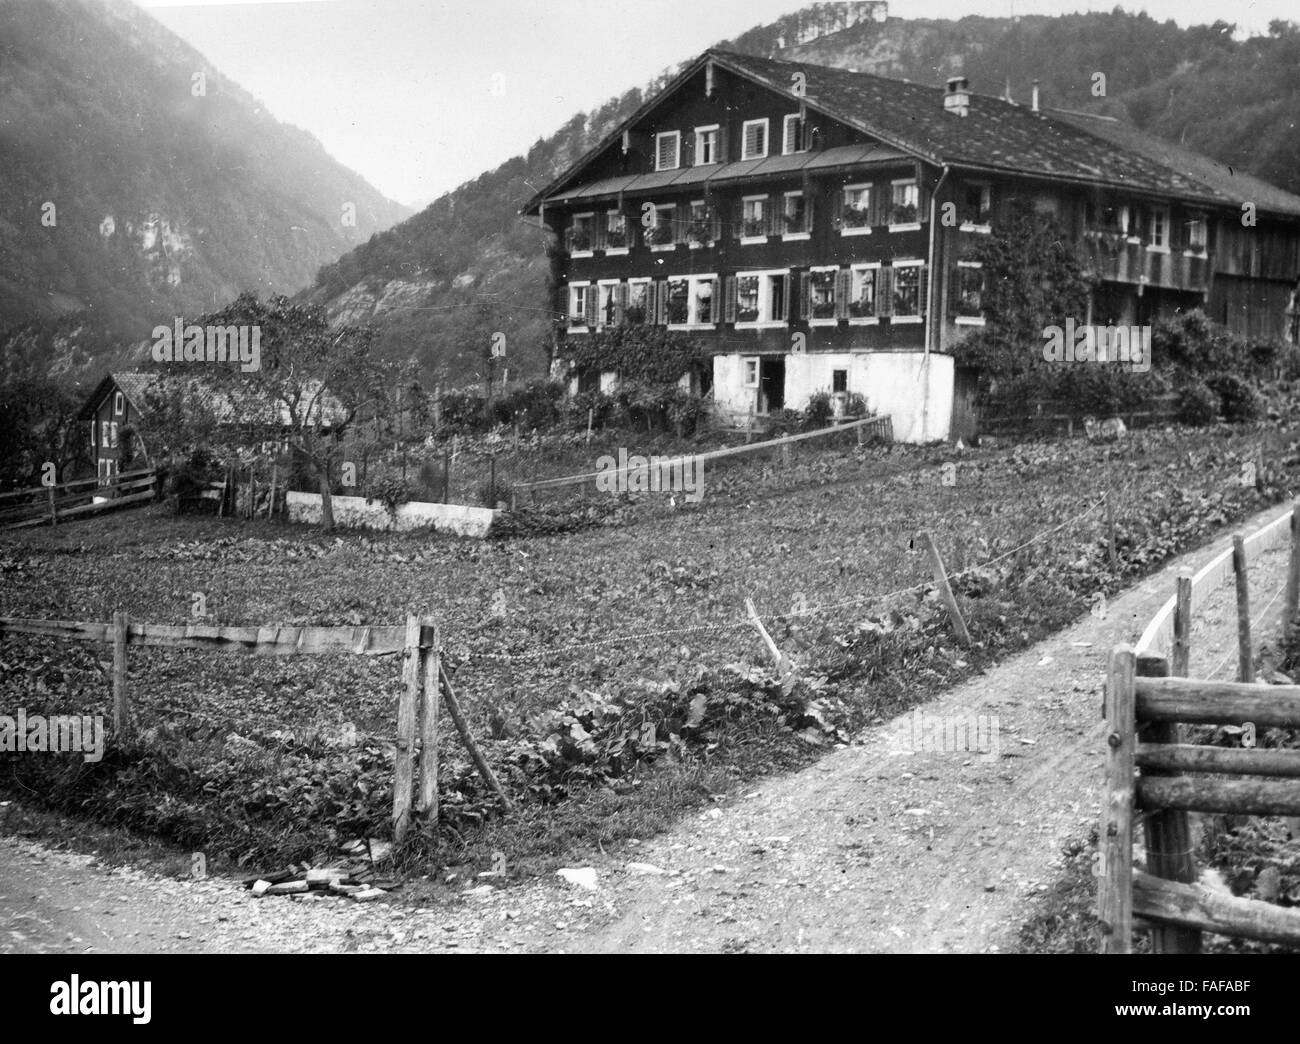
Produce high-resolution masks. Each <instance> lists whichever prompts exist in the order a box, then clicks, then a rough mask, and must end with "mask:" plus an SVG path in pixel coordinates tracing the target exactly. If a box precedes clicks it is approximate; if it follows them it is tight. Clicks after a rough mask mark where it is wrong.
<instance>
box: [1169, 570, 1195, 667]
mask: <svg viewBox="0 0 1300 1044" xmlns="http://www.w3.org/2000/svg"><path fill="white" fill-rule="evenodd" d="M1191 658H1192V572H1191V570H1190V569H1180V570H1179V571H1178V580H1177V599H1176V600H1175V602H1174V644H1173V649H1172V650H1171V651H1170V664H1169V673H1170V674H1173V675H1174V676H1175V677H1178V678H1186V677H1188V670H1189V664H1190V663H1191Z"/></svg>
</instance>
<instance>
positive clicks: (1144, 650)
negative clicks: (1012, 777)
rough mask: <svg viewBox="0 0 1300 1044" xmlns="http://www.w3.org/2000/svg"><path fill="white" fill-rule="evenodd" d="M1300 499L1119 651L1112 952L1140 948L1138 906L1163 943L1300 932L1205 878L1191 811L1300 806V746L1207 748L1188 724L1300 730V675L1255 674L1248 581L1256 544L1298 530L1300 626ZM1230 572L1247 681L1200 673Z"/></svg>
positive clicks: (1290, 918) (1235, 544)
mask: <svg viewBox="0 0 1300 1044" xmlns="http://www.w3.org/2000/svg"><path fill="white" fill-rule="evenodd" d="M1297 507H1300V503H1298V504H1297V505H1293V506H1292V507H1291V508H1288V509H1287V510H1285V511H1284V512H1282V513H1281V514H1279V515H1278V516H1277V517H1276V518H1273V519H1272V520H1270V521H1269V522H1268V523H1267V524H1266V525H1265V526H1263V527H1262V528H1260V529H1259V530H1257V531H1256V532H1254V533H1252V534H1251V535H1250V536H1247V537H1243V536H1241V535H1240V534H1238V535H1236V536H1234V537H1233V540H1232V544H1231V546H1230V547H1227V548H1225V549H1223V550H1222V551H1221V552H1220V553H1219V554H1217V555H1216V556H1215V557H1214V558H1213V559H1212V560H1211V561H1210V562H1208V563H1207V564H1206V565H1205V566H1204V567H1203V568H1202V569H1200V570H1199V571H1198V572H1197V573H1196V574H1192V573H1191V572H1189V571H1184V572H1182V573H1180V574H1179V576H1178V578H1177V581H1176V585H1175V593H1174V596H1173V597H1172V598H1171V599H1170V600H1169V601H1168V602H1166V603H1165V604H1164V605H1163V606H1162V607H1161V608H1160V610H1159V611H1158V612H1157V613H1156V615H1155V616H1154V617H1153V618H1152V619H1151V622H1150V623H1149V624H1148V625H1147V627H1146V629H1145V630H1144V631H1143V633H1142V636H1141V638H1139V639H1138V644H1137V647H1136V648H1135V649H1134V648H1130V647H1129V646H1126V645H1121V646H1117V647H1116V648H1115V649H1114V650H1113V651H1112V652H1111V655H1110V661H1109V664H1108V669H1107V683H1106V706H1105V711H1104V713H1105V716H1106V720H1107V725H1106V742H1107V746H1108V761H1107V783H1106V800H1105V805H1104V810H1103V814H1102V830H1101V834H1100V847H1101V860H1102V865H1101V875H1100V884H1099V890H1098V914H1099V918H1100V921H1101V925H1102V952H1104V953H1128V952H1130V948H1131V940H1132V925H1133V918H1134V917H1140V918H1144V919H1145V920H1147V921H1150V922H1151V923H1152V925H1153V929H1152V934H1151V942H1152V949H1153V951H1155V952H1157V953H1195V952H1198V951H1199V950H1200V946H1201V932H1203V931H1212V932H1217V933H1219V934H1224V935H1236V936H1241V937H1244V938H1249V939H1258V940H1262V941H1265V942H1281V943H1289V944H1292V945H1295V944H1300V910H1294V909H1289V908H1285V907H1280V906H1274V905H1273V904H1270V903H1264V902H1259V901H1255V900H1248V899H1239V898H1236V897H1233V896H1229V895H1223V894H1219V893H1215V892H1212V891H1209V890H1207V889H1205V888H1201V887H1199V886H1198V885H1197V884H1196V883H1195V882H1196V880H1197V870H1196V859H1195V853H1194V845H1193V836H1192V830H1191V824H1190V822H1189V818H1188V813H1189V812H1217V813H1234V814H1238V815H1290V816H1294V815H1300V750H1289V749H1268V750H1263V749H1251V748H1247V749H1238V748H1220V747H1212V746H1200V745H1195V744H1188V743H1186V742H1185V740H1186V736H1185V735H1184V731H1185V730H1184V726H1185V725H1187V724H1203V725H1236V726H1241V725H1245V724H1247V723H1250V724H1253V725H1255V726H1263V727H1279V728H1300V686H1295V685H1256V684H1254V664H1253V652H1254V638H1253V635H1252V634H1251V619H1250V592H1249V584H1248V582H1247V555H1248V552H1249V551H1250V550H1257V551H1259V550H1267V549H1270V548H1275V547H1279V546H1281V545H1282V544H1283V543H1284V542H1285V541H1286V540H1287V539H1288V538H1289V540H1290V558H1289V561H1288V566H1287V579H1286V604H1285V610H1284V612H1285V616H1284V621H1285V626H1286V627H1287V628H1291V627H1293V626H1294V625H1295V623H1296V614H1297V610H1298V609H1300V511H1298V510H1297ZM1230 575H1231V576H1232V577H1233V578H1234V581H1235V588H1236V596H1237V679H1238V680H1237V681H1236V682H1213V681H1208V680H1199V679H1196V680H1194V679H1189V678H1188V677H1187V675H1188V668H1189V662H1190V657H1191V624H1192V607H1193V599H1194V598H1195V597H1198V596H1203V595H1204V594H1205V593H1206V592H1208V591H1210V590H1213V589H1214V588H1216V587H1218V586H1219V585H1221V584H1223V583H1224V582H1226V580H1227V578H1228V576H1230ZM1139 731H1140V733H1141V735H1140V737H1139ZM1139 738H1140V739H1141V742H1139ZM1135 769H1136V770H1137V775H1136V777H1135V775H1134V771H1135ZM1207 774H1212V775H1207ZM1223 776H1227V777H1229V778H1227V779H1223V778H1220V777H1223ZM1239 777H1247V778H1239ZM1250 777H1264V778H1263V779H1258V778H1250ZM1135 812H1142V813H1144V815H1143V819H1142V827H1143V834H1144V840H1145V845H1146V851H1147V871H1146V872H1145V873H1137V874H1135V873H1134V871H1133V849H1132V845H1133V837H1132V829H1133V825H1134V815H1135Z"/></svg>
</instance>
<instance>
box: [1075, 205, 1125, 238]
mask: <svg viewBox="0 0 1300 1044" xmlns="http://www.w3.org/2000/svg"><path fill="white" fill-rule="evenodd" d="M1084 222H1085V223H1086V224H1087V225H1088V227H1089V228H1091V229H1094V230H1095V231H1098V232H1120V233H1126V232H1128V207H1126V206H1123V205H1122V204H1119V203H1113V202H1105V203H1093V202H1092V201H1089V202H1088V203H1087V205H1086V206H1085V207H1084Z"/></svg>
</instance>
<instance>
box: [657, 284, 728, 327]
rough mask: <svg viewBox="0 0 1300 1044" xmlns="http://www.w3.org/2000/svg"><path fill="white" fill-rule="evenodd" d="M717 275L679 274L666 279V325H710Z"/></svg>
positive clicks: (713, 317) (712, 315)
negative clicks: (673, 277)
mask: <svg viewBox="0 0 1300 1044" xmlns="http://www.w3.org/2000/svg"><path fill="white" fill-rule="evenodd" d="M716 284H717V276H714V275H701V276H679V277H677V278H675V279H670V280H668V325H669V326H712V325H713V324H714V323H716V322H717V321H718V319H717V316H716V314H715V310H714V297H715V290H716Z"/></svg>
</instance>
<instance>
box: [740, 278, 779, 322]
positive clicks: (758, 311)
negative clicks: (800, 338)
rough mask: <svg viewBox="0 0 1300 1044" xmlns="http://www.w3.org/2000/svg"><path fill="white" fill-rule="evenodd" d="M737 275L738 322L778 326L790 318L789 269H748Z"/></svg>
mask: <svg viewBox="0 0 1300 1044" xmlns="http://www.w3.org/2000/svg"><path fill="white" fill-rule="evenodd" d="M735 278H736V325H737V326H744V325H750V326H764V325H767V326H778V325H780V324H782V323H784V322H786V321H787V317H788V316H789V291H790V273H789V272H786V271H781V272H745V273H742V274H741V275H738V276H736V277H735Z"/></svg>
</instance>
